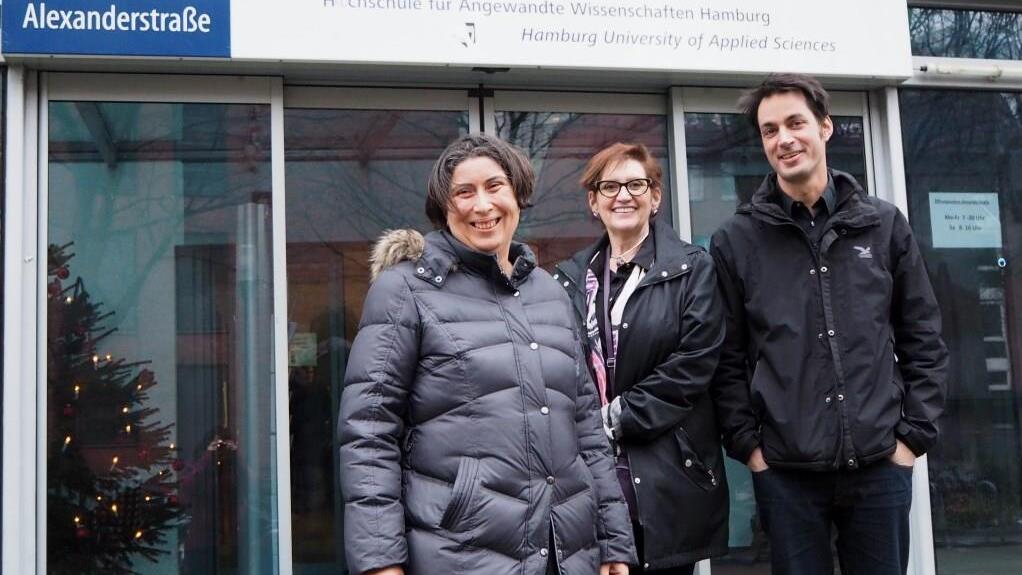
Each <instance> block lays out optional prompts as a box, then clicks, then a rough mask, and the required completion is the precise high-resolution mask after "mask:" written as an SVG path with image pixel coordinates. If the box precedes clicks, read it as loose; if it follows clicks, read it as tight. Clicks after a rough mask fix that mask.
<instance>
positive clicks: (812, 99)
mask: <svg viewBox="0 0 1022 575" xmlns="http://www.w3.org/2000/svg"><path fill="white" fill-rule="evenodd" d="M785 92H798V93H800V94H802V96H803V97H804V98H805V99H806V105H807V106H809V109H810V110H811V111H812V112H813V115H814V116H816V119H817V120H819V121H821V122H822V121H823V120H824V119H825V118H826V117H827V116H829V115H830V94H828V93H827V91H826V90H824V89H823V86H821V85H820V82H819V81H818V80H817V79H816V78H813V77H812V76H806V75H805V74H770V75H769V76H767V77H766V79H765V80H763V83H762V84H760V85H759V86H756V87H755V88H753V89H751V90H748V91H746V92H745V93H743V94H742V97H741V98H739V99H738V109H739V110H741V112H742V113H743V114H745V117H746V118H747V119H748V120H749V123H751V124H752V127H753V128H755V130H756V133H759V105H760V103H761V102H762V101H763V100H764V99H766V98H768V97H770V96H774V95H777V94H783V93H785Z"/></svg>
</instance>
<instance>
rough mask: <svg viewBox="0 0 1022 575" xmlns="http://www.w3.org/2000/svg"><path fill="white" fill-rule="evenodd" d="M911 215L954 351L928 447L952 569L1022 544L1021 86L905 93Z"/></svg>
mask: <svg viewBox="0 0 1022 575" xmlns="http://www.w3.org/2000/svg"><path fill="white" fill-rule="evenodd" d="M901 112H902V133H903V137H904V149H905V173H906V179H907V183H908V200H909V216H910V221H911V222H912V228H913V230H914V231H915V235H916V241H917V242H918V243H919V247H920V249H921V250H922V253H923V257H924V258H925V260H926V265H927V268H928V269H929V272H930V278H931V281H932V282H933V287H934V290H935V291H936V293H937V299H938V301H939V303H940V306H941V313H942V319H943V325H944V340H945V341H946V342H947V345H948V348H949V350H950V351H951V373H950V377H949V378H948V398H947V407H946V411H945V413H944V416H943V417H942V418H941V420H940V428H941V429H940V431H941V440H940V442H938V444H937V447H936V448H935V449H934V450H933V451H931V452H930V455H929V471H930V505H931V507H932V515H933V534H934V541H935V544H936V547H937V550H936V553H937V567H938V571H939V572H940V573H941V574H942V575H952V574H962V575H964V574H966V573H1009V572H1015V571H1018V558H1019V554H1020V552H1022V464H1020V461H1022V423H1020V422H1022V381H1020V378H1019V366H1020V365H1022V364H1020V359H1022V332H1020V331H1019V318H1020V317H1022V282H1020V278H1022V268H1020V267H1019V266H1018V263H1017V262H1016V261H1015V259H1014V258H1015V257H1016V256H1019V255H1020V253H1019V252H1020V247H1022V225H1020V222H1022V192H1020V190H1022V94H1018V93H998V92H963V91H943V90H903V91H902V92H901Z"/></svg>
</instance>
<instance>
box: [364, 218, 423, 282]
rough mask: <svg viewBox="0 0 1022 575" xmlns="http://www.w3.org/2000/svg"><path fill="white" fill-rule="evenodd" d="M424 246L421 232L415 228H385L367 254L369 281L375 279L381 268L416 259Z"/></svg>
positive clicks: (381, 271)
mask: <svg viewBox="0 0 1022 575" xmlns="http://www.w3.org/2000/svg"><path fill="white" fill-rule="evenodd" d="M424 246H425V241H424V240H423V237H422V234H420V233H419V232H417V231H415V230H387V231H385V232H383V235H382V236H380V239H378V240H376V245H374V246H373V253H372V254H370V255H369V273H370V276H369V277H370V281H376V278H377V277H379V275H380V274H381V273H383V270H385V269H387V268H389V267H390V266H392V265H394V264H397V263H400V262H403V261H406V260H407V261H413V262H414V261H417V260H418V259H419V258H420V257H422V250H423V247H424Z"/></svg>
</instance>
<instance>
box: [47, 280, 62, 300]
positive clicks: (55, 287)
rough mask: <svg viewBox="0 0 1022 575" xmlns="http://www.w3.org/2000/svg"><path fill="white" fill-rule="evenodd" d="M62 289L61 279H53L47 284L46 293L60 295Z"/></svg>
mask: <svg viewBox="0 0 1022 575" xmlns="http://www.w3.org/2000/svg"><path fill="white" fill-rule="evenodd" d="M60 290H61V287H60V281H59V280H53V281H51V282H50V284H49V285H48V286H46V293H48V294H50V296H51V297H57V296H58V295H60Z"/></svg>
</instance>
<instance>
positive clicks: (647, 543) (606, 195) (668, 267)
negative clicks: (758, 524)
mask: <svg viewBox="0 0 1022 575" xmlns="http://www.w3.org/2000/svg"><path fill="white" fill-rule="evenodd" d="M661 178H662V170H661V169H660V166H659V165H658V163H657V161H656V160H655V159H654V158H653V157H652V156H651V155H650V153H649V151H648V150H647V149H646V147H645V146H643V145H641V144H621V143H618V144H614V145H612V146H610V147H608V148H606V149H604V150H601V151H600V152H599V153H597V154H596V155H595V156H593V157H592V159H590V161H589V164H588V166H587V167H586V170H585V172H584V174H583V176H582V182H581V183H582V185H583V186H584V187H585V188H586V190H588V195H589V206H590V208H591V209H592V212H593V216H594V217H596V218H597V219H598V220H599V221H600V222H601V223H602V224H603V227H604V228H605V230H606V233H605V234H604V236H603V237H602V238H600V240H599V241H597V242H596V243H595V244H594V245H593V246H591V247H589V248H587V249H585V250H583V251H581V252H579V253H578V254H576V255H575V256H574V257H572V258H571V259H569V260H567V261H565V262H562V263H561V264H559V265H558V266H557V275H555V276H554V277H555V278H556V279H557V280H558V281H560V282H561V285H563V286H564V287H565V289H567V290H568V292H569V295H570V296H571V298H572V303H573V304H574V305H573V307H574V309H575V311H576V313H577V315H578V320H579V323H580V325H581V326H582V339H583V342H584V343H585V347H586V349H585V353H586V358H587V360H588V366H589V369H590V372H591V374H592V376H593V380H594V381H595V382H596V384H597V388H598V391H599V396H600V398H599V399H600V403H601V405H602V414H603V421H604V431H605V432H606V434H607V436H608V437H609V438H610V440H611V443H612V445H614V448H615V454H616V455H617V458H616V469H617V475H618V480H619V481H620V483H621V487H622V490H623V491H624V494H625V499H626V500H627V502H628V508H629V512H630V515H631V519H632V528H633V531H634V535H635V543H636V547H637V549H638V552H639V563H638V565H637V569H633V570H632V573H646V574H659V575H675V574H685V575H690V574H691V573H692V571H693V567H694V564H695V563H696V562H697V561H699V560H701V559H705V558H708V557H714V556H719V555H723V554H725V553H726V552H727V547H728V527H727V519H728V494H727V482H726V480H725V478H724V462H723V458H722V456H721V448H720V440H719V433H718V430H717V422H716V418H715V415H714V410H713V402H712V400H711V398H710V389H709V387H710V381H711V378H712V376H713V372H714V370H715V368H716V366H717V356H718V351H719V347H720V344H721V341H722V340H723V337H724V328H723V319H722V308H721V304H720V302H719V300H718V298H717V294H716V286H715V283H716V278H715V275H714V270H713V262H712V260H711V259H710V256H709V255H707V254H706V252H704V251H703V250H702V249H701V248H698V247H695V246H692V245H690V244H688V243H686V242H684V241H682V240H680V239H678V235H677V234H676V233H675V231H674V230H673V229H671V227H670V226H669V225H668V224H667V223H666V222H663V221H658V219H657V214H658V212H659V211H660V202H661V200H662V187H661V181H662V180H661Z"/></svg>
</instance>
